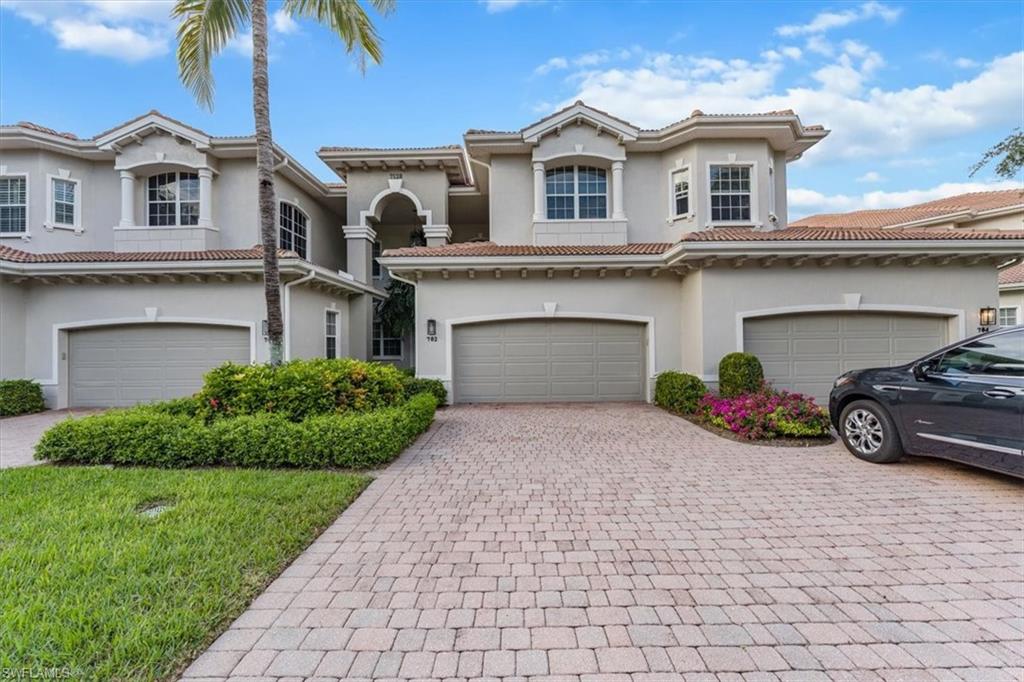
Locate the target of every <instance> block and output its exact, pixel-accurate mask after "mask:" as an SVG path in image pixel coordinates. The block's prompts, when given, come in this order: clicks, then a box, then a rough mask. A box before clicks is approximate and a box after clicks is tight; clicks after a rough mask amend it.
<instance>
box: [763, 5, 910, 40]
mask: <svg viewBox="0 0 1024 682" xmlns="http://www.w3.org/2000/svg"><path fill="white" fill-rule="evenodd" d="M902 11H903V10H901V9H899V8H896V7H889V6H888V5H883V4H882V3H880V2H865V3H863V4H862V5H860V6H859V7H856V8H852V9H847V10H843V11H841V12H819V13H818V14H816V15H815V16H814V18H813V19H811V20H810V21H809V22H808V23H806V24H788V25H786V26H779V27H778V28H776V29H775V32H776V33H778V34H779V35H780V36H801V35H812V34H816V33H817V34H820V33H826V32H828V31H831V30H832V29H836V28H842V27H844V26H849V25H850V24H853V23H857V22H859V21H865V20H867V19H875V18H878V19H882V20H883V21H885V22H886V23H892V22H894V21H896V20H897V19H898V18H899V16H900V13H901V12H902Z"/></svg>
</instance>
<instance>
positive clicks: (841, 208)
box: [786, 180, 1022, 220]
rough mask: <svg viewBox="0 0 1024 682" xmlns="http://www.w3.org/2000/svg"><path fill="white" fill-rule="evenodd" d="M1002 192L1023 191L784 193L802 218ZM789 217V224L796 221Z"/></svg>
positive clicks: (980, 187)
mask: <svg viewBox="0 0 1024 682" xmlns="http://www.w3.org/2000/svg"><path fill="white" fill-rule="evenodd" d="M1003 189H1022V187H1021V184H1020V183H1019V182H1015V181H1013V180H1000V181H998V182H944V183H942V184H941V185H936V186H935V187H929V188H926V189H909V190H902V191H897V192H885V191H881V190H876V191H873V192H865V193H864V194H823V193H822V192H818V191H815V190H813V189H804V188H800V187H793V188H790V189H789V191H788V192H787V193H786V196H787V199H788V203H789V208H790V213H791V214H792V215H793V216H797V215H800V216H805V215H812V214H815V213H845V212H847V211H859V210H862V209H875V208H898V207H900V206H910V205H912V204H920V203H922V202H925V201H933V200H935V199H942V198H945V197H951V196H955V195H957V194H965V193H967V192H990V191H993V190H1003ZM795 219H796V218H795V217H791V220H795Z"/></svg>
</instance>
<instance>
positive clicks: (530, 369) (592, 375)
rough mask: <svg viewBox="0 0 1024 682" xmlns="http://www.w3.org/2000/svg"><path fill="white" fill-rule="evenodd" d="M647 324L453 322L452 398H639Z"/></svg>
mask: <svg viewBox="0 0 1024 682" xmlns="http://www.w3.org/2000/svg"><path fill="white" fill-rule="evenodd" d="M644 337H645V328H644V326H643V325H640V324H631V323H625V322H608V321H604V320H515V321H508V322H491V323H484V324H472V325H465V326H458V327H455V331H454V339H453V350H452V353H453V361H454V377H453V383H454V392H455V401H456V402H460V403H471V402H544V401H604V400H643V399H644V354H645V353H644V349H645V345H646V343H645V338H644Z"/></svg>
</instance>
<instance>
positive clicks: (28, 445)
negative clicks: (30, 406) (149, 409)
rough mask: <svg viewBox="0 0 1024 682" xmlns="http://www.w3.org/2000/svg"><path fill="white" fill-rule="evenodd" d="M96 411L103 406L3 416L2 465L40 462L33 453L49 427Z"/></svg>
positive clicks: (0, 422)
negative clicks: (34, 457)
mask: <svg viewBox="0 0 1024 682" xmlns="http://www.w3.org/2000/svg"><path fill="white" fill-rule="evenodd" d="M96 412H102V410H96V409H78V408H75V409H74V410H46V411H45V412H39V413H36V414H25V415H21V416H20V417H5V418H4V419H0V469H10V468H13V467H26V466H32V465H33V464H39V462H37V461H35V460H34V459H32V454H33V452H34V451H35V447H36V443H37V442H38V441H39V437H40V436H42V435H43V432H44V431H46V429H48V428H50V427H51V426H53V425H54V424H56V423H57V422H59V421H63V420H65V419H67V418H68V417H83V416H86V415H89V414H95V413H96Z"/></svg>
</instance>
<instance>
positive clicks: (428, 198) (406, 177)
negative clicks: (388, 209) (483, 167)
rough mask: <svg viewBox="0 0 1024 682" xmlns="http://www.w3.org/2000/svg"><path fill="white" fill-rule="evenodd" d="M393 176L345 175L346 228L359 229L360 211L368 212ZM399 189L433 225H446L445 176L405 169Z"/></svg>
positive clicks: (372, 172) (371, 173)
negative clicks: (408, 194)
mask: <svg viewBox="0 0 1024 682" xmlns="http://www.w3.org/2000/svg"><path fill="white" fill-rule="evenodd" d="M393 172H398V171H384V170H370V171H362V170H352V171H350V172H349V173H348V183H347V184H348V190H347V191H348V209H347V211H348V215H347V222H346V223H345V224H346V225H359V224H360V223H359V214H360V211H367V210H369V209H370V205H371V203H372V202H373V199H374V197H376V196H377V195H378V194H380V193H381V192H384V191H386V190H388V189H389V185H388V179H389V177H390V175H391V173H393ZM401 174H402V187H401V188H402V189H404V190H407V191H409V192H412V193H413V194H415V195H416V198H418V199H419V200H420V204H421V205H422V206H423V209H424V210H428V211H430V212H431V221H432V223H433V224H435V225H445V224H447V222H448V176H447V175H446V174H445V173H444V171H442V170H440V169H439V168H427V169H424V170H420V169H418V168H407V169H405V170H403V171H401Z"/></svg>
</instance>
